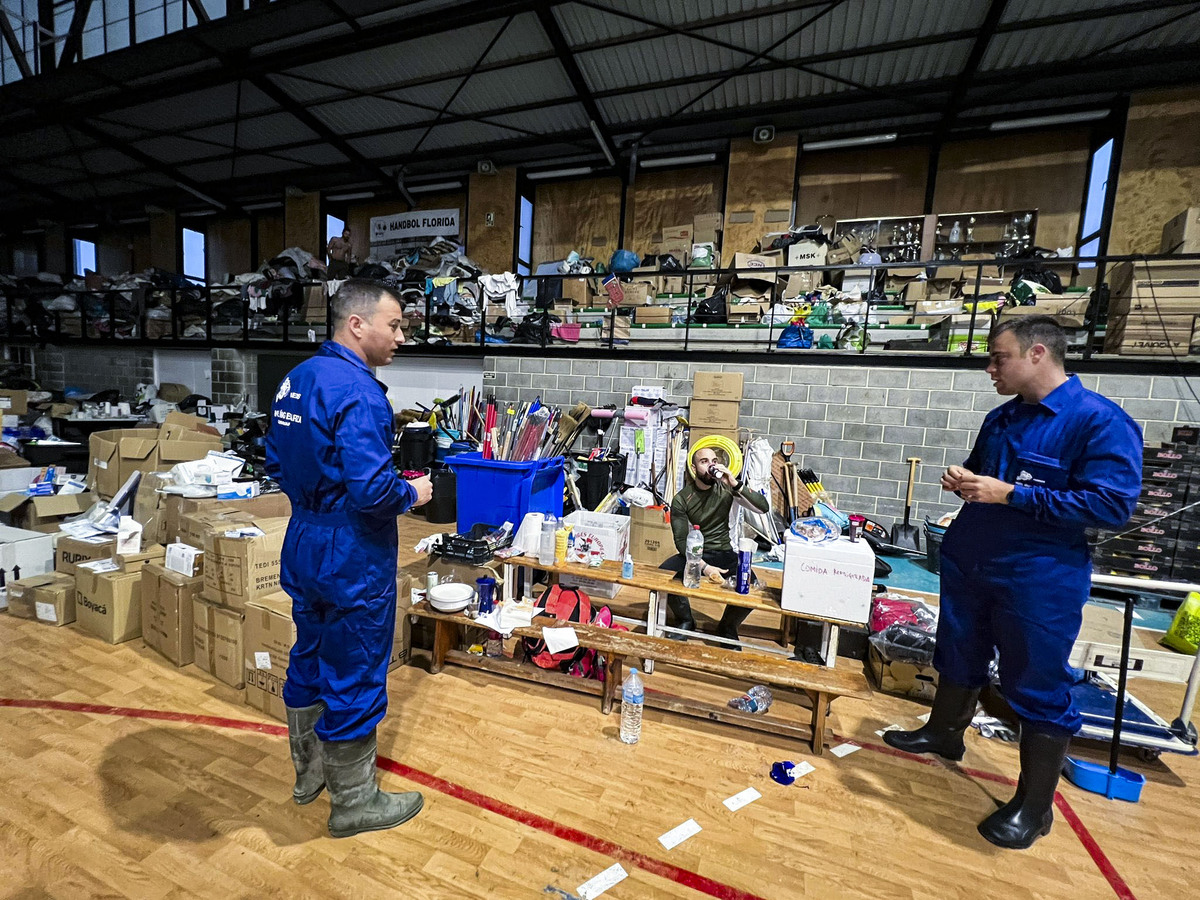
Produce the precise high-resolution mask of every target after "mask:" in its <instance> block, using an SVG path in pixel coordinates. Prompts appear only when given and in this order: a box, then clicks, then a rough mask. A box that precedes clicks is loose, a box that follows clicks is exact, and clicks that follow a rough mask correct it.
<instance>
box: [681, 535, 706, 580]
mask: <svg viewBox="0 0 1200 900" xmlns="http://www.w3.org/2000/svg"><path fill="white" fill-rule="evenodd" d="M684 552H685V553H686V556H687V559H686V561H685V562H684V564H683V586H684V587H685V588H698V587H700V578H701V576H702V575H703V574H704V535H703V534H701V533H700V526H699V525H693V526H692V530H691V531H689V532H688V536H687V543H686V544H685V545H684Z"/></svg>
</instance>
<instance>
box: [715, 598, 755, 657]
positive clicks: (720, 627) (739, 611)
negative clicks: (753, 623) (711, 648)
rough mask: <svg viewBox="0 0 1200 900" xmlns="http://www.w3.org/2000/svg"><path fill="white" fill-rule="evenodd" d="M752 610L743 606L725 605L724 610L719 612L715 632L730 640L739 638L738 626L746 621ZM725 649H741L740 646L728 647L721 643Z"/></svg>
mask: <svg viewBox="0 0 1200 900" xmlns="http://www.w3.org/2000/svg"><path fill="white" fill-rule="evenodd" d="M751 612H752V610H749V609H747V608H746V607H744V606H726V607H725V612H723V613H722V614H721V621H720V622H718V623H717V634H718V635H720V636H721V637H723V638H728V639H729V640H731V641H738V640H741V637H740V636H739V635H738V628H739V627H741V624H742V623H743V622H745V621H746V617H747V616H748V615H750V613H751ZM721 646H722V647H724V648H725V649H726V650H741V649H742V648H741V647H730V646H727V645H726V644H722V645H721Z"/></svg>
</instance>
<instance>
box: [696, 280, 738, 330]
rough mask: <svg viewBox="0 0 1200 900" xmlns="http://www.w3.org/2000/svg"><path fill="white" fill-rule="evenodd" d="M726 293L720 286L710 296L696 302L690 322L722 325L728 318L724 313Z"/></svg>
mask: <svg viewBox="0 0 1200 900" xmlns="http://www.w3.org/2000/svg"><path fill="white" fill-rule="evenodd" d="M726 299H727V297H726V293H725V290H724V289H723V288H722V289H721V290H719V291H717V292H716V293H715V294H713V295H712V296H711V297H705V298H704V299H703V300H701V301H700V302H699V303H697V304H696V309H695V311H694V312H693V313H692V322H694V323H695V324H697V325H724V324H726V323H727V322H728V321H729V319H728V316H727V314H726V306H725V304H726Z"/></svg>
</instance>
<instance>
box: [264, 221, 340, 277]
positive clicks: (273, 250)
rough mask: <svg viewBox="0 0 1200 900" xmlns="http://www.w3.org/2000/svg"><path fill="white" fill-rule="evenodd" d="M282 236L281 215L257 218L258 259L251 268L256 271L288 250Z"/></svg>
mask: <svg viewBox="0 0 1200 900" xmlns="http://www.w3.org/2000/svg"><path fill="white" fill-rule="evenodd" d="M283 235H284V230H283V213H276V214H275V215H271V216H259V217H258V259H256V260H254V265H253V268H255V269H257V268H258V267H259V266H261V265H262V264H263V263H265V262H266V261H267V260H268V259H273V258H274V257H276V256H278V255H279V254H280V253H281V252H283V251H284V250H286V249H287V248H288V246H289V245H288V244H285V243H284V242H283ZM321 249H322V250H324V249H325V248H324V247H322V248H321Z"/></svg>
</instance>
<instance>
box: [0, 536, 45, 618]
mask: <svg viewBox="0 0 1200 900" xmlns="http://www.w3.org/2000/svg"><path fill="white" fill-rule="evenodd" d="M53 571H54V538H53V537H51V536H50V535H48V534H42V533H41V532H40V531H26V530H25V529H23V528H11V527H9V526H8V525H0V576H3V578H2V580H3V581H4V582H5V583H7V582H9V581H16V580H18V579H21V578H32V577H33V576H35V575H46V574H48V573H50V572H53ZM3 594H4V591H3V590H0V600H3V599H4V597H3ZM0 609H3V605H0Z"/></svg>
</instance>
